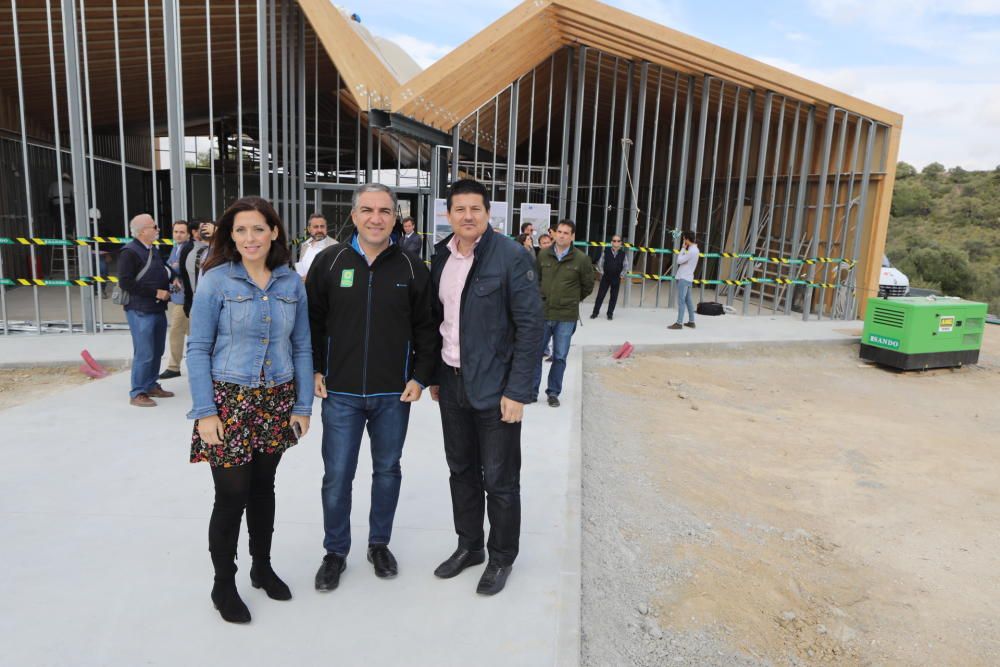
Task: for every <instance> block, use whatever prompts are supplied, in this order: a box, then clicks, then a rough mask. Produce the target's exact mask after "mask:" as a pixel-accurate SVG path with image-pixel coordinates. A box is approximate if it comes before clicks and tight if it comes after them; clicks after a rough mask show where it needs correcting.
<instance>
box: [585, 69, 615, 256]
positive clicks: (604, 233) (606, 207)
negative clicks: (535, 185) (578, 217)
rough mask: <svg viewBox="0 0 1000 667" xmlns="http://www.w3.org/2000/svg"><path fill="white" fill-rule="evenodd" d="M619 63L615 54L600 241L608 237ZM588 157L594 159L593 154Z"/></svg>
mask: <svg viewBox="0 0 1000 667" xmlns="http://www.w3.org/2000/svg"><path fill="white" fill-rule="evenodd" d="M619 64H620V63H619V59H618V57H617V56H615V73H614V75H613V76H612V77H611V113H610V114H608V123H609V126H608V149H607V151H606V152H605V161H604V224H603V225H602V227H601V239H600V240H601V241H604V240H605V239H607V238H608V212H609V211H610V210H611V161H612V160H611V158H612V156H613V155H614V148H615V120H616V119H615V110H616V106H617V104H618V73H619V70H620V69H621V68H620V67H619ZM595 125H596V123H595ZM590 159H592V160H593V159H594V158H593V154H592V155H591V158H590Z"/></svg>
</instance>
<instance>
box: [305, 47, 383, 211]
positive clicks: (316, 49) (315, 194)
mask: <svg viewBox="0 0 1000 667" xmlns="http://www.w3.org/2000/svg"><path fill="white" fill-rule="evenodd" d="M396 145H397V146H398V145H399V142H398V141H397V144H396ZM313 182H315V183H319V37H317V35H316V33H315V31H314V32H313ZM396 185H397V186H398V185H399V159H398V157H397V159H396ZM322 194H323V191H322V190H320V189H318V188H317V189H316V191H315V192H313V209H314V210H315V211H316V212H317V213H322V210H321V209H320V205H319V202H320V197H321V195H322Z"/></svg>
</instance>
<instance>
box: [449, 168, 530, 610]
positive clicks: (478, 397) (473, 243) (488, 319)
mask: <svg viewBox="0 0 1000 667" xmlns="http://www.w3.org/2000/svg"><path fill="white" fill-rule="evenodd" d="M447 202H448V220H449V222H450V223H451V229H452V232H453V233H452V235H451V236H449V237H448V238H447V239H445V240H444V241H442V242H441V243H439V244H437V246H436V247H435V250H436V252H435V254H434V257H433V259H432V260H431V285H432V292H433V295H432V299H431V305H432V307H433V309H434V319H435V321H436V322H437V324H438V330H439V332H440V333H441V337H440V338H439V345H440V347H439V351H438V356H437V357H436V358H437V359H438V360H439V361H440V362H441V363H440V365H439V367H438V377H437V382H435V385H438V386H432V387H431V397H432V398H434V399H435V400H439V401H440V406H441V425H442V427H443V430H444V451H445V458H446V459H447V461H448V470H449V471H450V485H451V506H452V512H453V515H454V520H455V532H456V533H457V534H458V549H457V550H456V551H455V552H454V553H453V554H452V555H451V556H450V557H449V558H448V559H447V560H446V561H445V562H443V563H442V564H441V565H440V566H439V567H438V568H437V569H436V570H434V574H435V575H436V576H438V577H441V578H443V579H447V578H450V577H454V576H455V575H457V574H458V573H459V572H461V571H462V570H464V569H465V568H467V567H470V566H472V565H476V564H479V563H482V562H483V560H484V559H485V553H484V548H483V547H484V544H483V519H484V514H488V515H489V519H490V534H489V539H488V540H486V543H485V547H486V549H488V550H489V564H488V565H487V566H486V569H485V571H484V572H483V574H482V577H481V578H480V579H479V584H478V586H477V588H476V592H478V593H480V594H482V595H493V594H495V593H499V592H500V591H501V590H503V587H504V584H505V583H506V581H507V576H508V575H509V574H510V570H511V566H512V565H513V563H514V559H515V558H516V557H517V553H518V544H519V540H520V532H521V494H520V474H521V418H522V416H523V413H524V404H525V403H530V402H531V401H532V400H534V395H533V394H532V392H531V380H532V373H533V372H534V363H535V359H536V357H537V355H538V350H539V349H541V336H542V308H541V302H540V299H539V294H538V284H537V282H536V279H535V270H534V263H533V261H532V258H531V256H530V255H529V254H528V253H526V252H524V249H523V248H522V247H521V246H519V245H518V244H517V243H515V242H514V241H513V240H511V239H509V238H507V237H505V236H503V235H501V234H497V233H496V232H494V231H493V230H492V229H491V228H490V225H489V219H490V198H489V194H488V192H487V190H486V188H485V187H483V185H482V184H481V183H478V182H476V181H472V180H460V181H457V182H455V183H454V184H452V186H451V190H450V191H449V193H448V197H447ZM484 494H485V497H484Z"/></svg>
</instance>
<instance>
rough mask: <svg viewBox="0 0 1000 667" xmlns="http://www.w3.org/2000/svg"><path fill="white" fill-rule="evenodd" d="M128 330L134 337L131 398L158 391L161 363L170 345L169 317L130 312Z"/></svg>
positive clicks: (128, 311) (126, 312)
mask: <svg viewBox="0 0 1000 667" xmlns="http://www.w3.org/2000/svg"><path fill="white" fill-rule="evenodd" d="M125 318H126V319H127V320H128V330H129V333H130V334H131V335H132V390H131V391H129V393H128V395H129V398H135V397H136V396H138V395H139V394H145V393H148V392H149V390H150V389H152V388H153V387H158V386H159V383H158V382H157V381H156V380H157V378H158V376H159V375H160V361H162V359H163V348H164V345H165V344H166V342H167V314H166V313H144V312H142V311H138V310H126V311H125Z"/></svg>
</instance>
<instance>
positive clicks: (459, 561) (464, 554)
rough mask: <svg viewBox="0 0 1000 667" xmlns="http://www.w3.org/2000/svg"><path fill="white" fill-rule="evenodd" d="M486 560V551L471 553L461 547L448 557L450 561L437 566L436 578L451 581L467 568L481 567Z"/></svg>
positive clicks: (479, 550)
mask: <svg viewBox="0 0 1000 667" xmlns="http://www.w3.org/2000/svg"><path fill="white" fill-rule="evenodd" d="M484 560H486V550H485V549H478V550H476V551H470V550H469V549H464V548H462V547H459V548H458V549H456V550H455V553H453V554H452V555H451V556H449V557H448V560H446V561H445V562H443V563H441V564H440V565H438V566H437V569H436V570H434V576H435V577H439V578H441V579H451V578H452V577H454V576H455V575H457V574H458V573H459V572H461V571H462V570H464V569H465V568H467V567H472V566H473V565H479V564H480V563H482V562H483V561H484Z"/></svg>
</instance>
